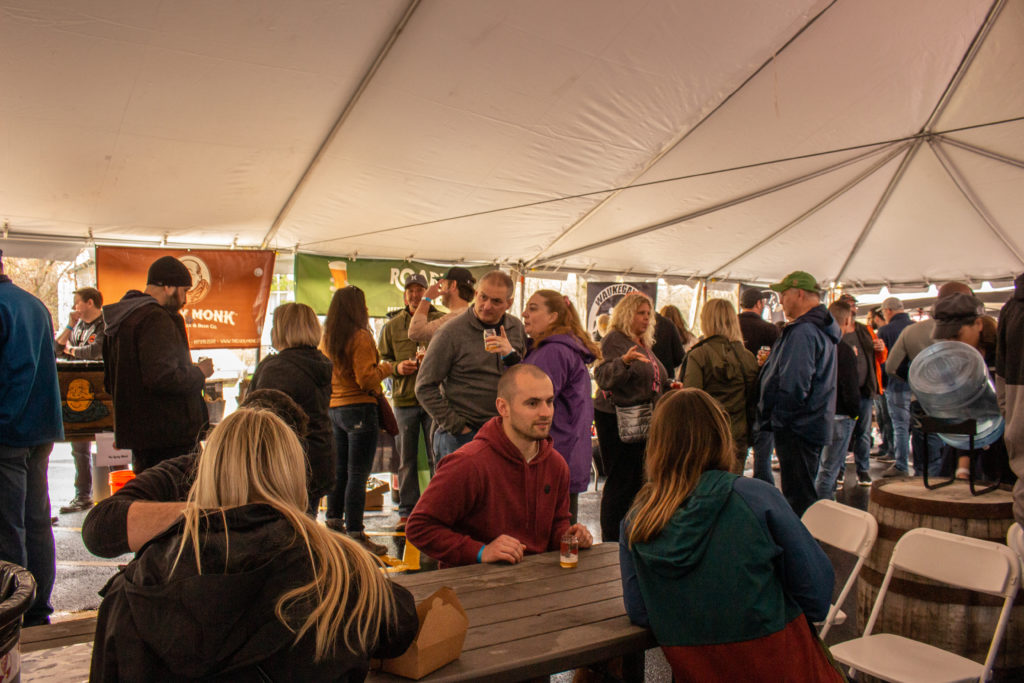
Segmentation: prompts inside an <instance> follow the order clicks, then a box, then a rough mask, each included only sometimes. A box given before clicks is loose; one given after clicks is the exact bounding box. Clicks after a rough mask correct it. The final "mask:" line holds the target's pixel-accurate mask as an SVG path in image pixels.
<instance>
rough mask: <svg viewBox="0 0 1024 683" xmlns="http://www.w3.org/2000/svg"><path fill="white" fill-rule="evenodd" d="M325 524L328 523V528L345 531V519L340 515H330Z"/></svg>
mask: <svg viewBox="0 0 1024 683" xmlns="http://www.w3.org/2000/svg"><path fill="white" fill-rule="evenodd" d="M324 524H326V525H327V528H328V529H331V530H333V531H340V532H341V533H345V521H344V520H343V519H341V518H340V517H328V518H327V521H326V522H324Z"/></svg>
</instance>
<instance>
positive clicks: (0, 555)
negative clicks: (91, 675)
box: [0, 443, 57, 626]
mask: <svg viewBox="0 0 1024 683" xmlns="http://www.w3.org/2000/svg"><path fill="white" fill-rule="evenodd" d="M51 450H53V444H52V443H44V444H40V445H38V446H25V447H22V446H5V445H2V444H0V560H3V561H5V562H13V563H14V564H17V565H20V566H22V567H24V568H25V569H27V570H29V572H31V573H32V577H33V578H34V579H35V580H36V597H35V600H34V601H33V602H32V605H31V606H30V607H29V608H28V611H27V612H26V613H25V616H24V624H25V625H26V626H37V625H39V624H45V623H48V622H49V617H50V614H52V613H53V607H52V606H51V605H50V593H51V592H52V591H53V580H54V577H55V576H56V574H57V565H56V551H55V549H54V542H53V526H52V524H51V523H50V491H49V485H48V484H47V479H46V468H47V465H48V464H49V462H50V451H51Z"/></svg>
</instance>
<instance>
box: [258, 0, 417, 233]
mask: <svg viewBox="0 0 1024 683" xmlns="http://www.w3.org/2000/svg"><path fill="white" fill-rule="evenodd" d="M419 4H420V0H409V4H408V5H407V6H406V8H405V12H403V13H402V17H401V18H400V19H399V20H398V23H396V24H395V26H394V28H392V29H391V35H389V36H388V39H387V40H386V41H384V46H383V47H382V48H381V49H380V52H378V53H377V58H376V59H374V60H373V64H371V65H370V68H369V69H368V70H367V72H366V73H365V74H363V78H362V80H360V81H359V85H358V86H356V90H355V92H354V93H352V96H351V97H350V98H349V100H348V102H346V103H345V107H344V109H342V110H341V114H340V115H339V116H338V119H337V121H335V122H334V125H333V126H332V127H331V131H330V132H329V133H328V134H327V137H326V138H324V141H323V142H321V143H320V147H319V149H317V150H316V154H314V155H313V159H312V160H311V161H310V162H309V165H308V166H307V167H306V170H305V171H303V173H302V177H301V178H299V182H297V183H296V184H295V187H294V188H292V192H291V194H290V195H288V199H287V200H286V201H285V203H284V206H282V207H281V210H280V211H279V212H278V213H277V217H276V218H274V222H273V223H272V224H271V225H270V229H269V230H267V234H266V235H265V236H264V237H263V242H262V244H260V249H266V248H267V247H268V246H270V242H271V240H273V239H274V236H275V235H276V234H277V231H278V230H280V228H281V225H282V224H283V223H284V222H285V220H286V219H287V218H288V214H290V213H291V211H292V208H293V207H294V206H295V202H296V201H298V199H299V195H300V194H301V193H302V190H303V189H304V188H305V187H306V184H307V183H308V182H309V179H310V178H312V177H313V173H314V172H315V171H316V169H317V167H318V166H319V165H320V162H321V161H323V159H324V157H325V156H326V155H327V150H328V149H329V148H330V146H331V143H333V142H334V139H335V138H336V137H338V133H339V132H340V131H341V127H342V126H343V125H345V122H346V121H347V120H348V117H349V115H350V114H351V113H352V111H353V110H354V109H355V108H356V104H358V103H359V100H360V99H361V98H362V96H363V93H364V92H365V91H366V89H367V88H368V87H369V85H370V81H372V80H373V77H374V76H376V75H377V71H378V69H380V66H381V64H383V63H384V59H385V58H386V57H387V56H388V53H390V52H391V48H392V47H394V45H395V42H397V41H398V36H400V35H401V33H402V31H403V30H405V26H406V24H408V23H409V19H411V18H412V15H413V12H415V11H416V8H417V7H419Z"/></svg>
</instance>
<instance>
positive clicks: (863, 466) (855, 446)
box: [849, 396, 875, 473]
mask: <svg viewBox="0 0 1024 683" xmlns="http://www.w3.org/2000/svg"><path fill="white" fill-rule="evenodd" d="M874 404H875V403H874V400H873V399H872V398H871V397H870V396H869V397H868V398H864V397H863V396H862V397H861V399H860V414H859V415H860V416H859V417H858V418H857V422H856V423H855V424H854V425H853V434H851V435H850V446H849V450H851V451H853V461H854V463H856V466H857V472H858V473H860V472H867V471H869V470H870V469H871V408H872V406H874Z"/></svg>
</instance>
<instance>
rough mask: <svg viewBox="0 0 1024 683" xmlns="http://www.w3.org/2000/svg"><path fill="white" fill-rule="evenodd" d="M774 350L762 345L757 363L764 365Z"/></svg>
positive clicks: (758, 351)
mask: <svg viewBox="0 0 1024 683" xmlns="http://www.w3.org/2000/svg"><path fill="white" fill-rule="evenodd" d="M771 352H772V347H770V346H762V347H761V348H759V349H758V350H757V364H758V365H764V364H765V361H767V360H768V355H769V354H770V353H771Z"/></svg>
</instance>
